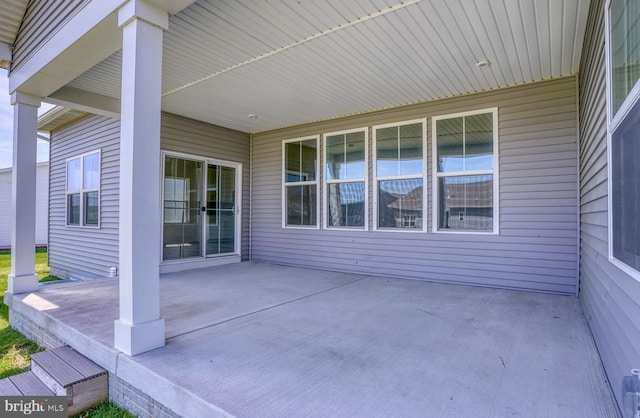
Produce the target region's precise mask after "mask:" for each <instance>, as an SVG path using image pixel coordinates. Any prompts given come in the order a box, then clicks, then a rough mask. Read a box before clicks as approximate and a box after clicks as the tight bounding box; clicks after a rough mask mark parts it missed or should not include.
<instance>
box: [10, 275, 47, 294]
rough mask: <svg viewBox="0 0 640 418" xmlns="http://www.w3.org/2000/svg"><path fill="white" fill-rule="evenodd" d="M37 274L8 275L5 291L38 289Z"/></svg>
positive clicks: (16, 292)
mask: <svg viewBox="0 0 640 418" xmlns="http://www.w3.org/2000/svg"><path fill="white" fill-rule="evenodd" d="M38 280H39V279H38V275H37V274H27V275H24V276H15V275H13V274H10V275H9V280H8V282H7V291H8V292H11V293H13V294H18V293H26V292H35V291H36V290H38Z"/></svg>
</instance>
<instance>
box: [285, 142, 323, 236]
mask: <svg viewBox="0 0 640 418" xmlns="http://www.w3.org/2000/svg"><path fill="white" fill-rule="evenodd" d="M309 140H315V141H316V164H317V166H316V176H315V180H304V181H295V182H287V179H286V175H287V173H288V172H290V171H289V170H287V167H286V165H287V160H286V155H287V154H286V144H289V143H291V142H301V141H309ZM320 145H321V144H320V135H309V136H302V137H299V138H291V139H285V140H283V141H282V152H281V156H282V170H281V174H282V179H281V183H282V202H281V203H282V205H281V207H282V228H286V229H320V216H321V215H320V203H321V202H320V176H321V175H322V164H321V161H320V148H321V146H320ZM296 174H298V173H297V172H296ZM301 174H302V175H305V174H306V175H307V176H308V173H301ZM312 185H315V186H316V223H315V225H287V187H289V186H312Z"/></svg>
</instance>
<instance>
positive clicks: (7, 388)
mask: <svg viewBox="0 0 640 418" xmlns="http://www.w3.org/2000/svg"><path fill="white" fill-rule="evenodd" d="M0 394H1V395H3V396H53V395H55V393H53V391H52V390H51V389H49V388H48V387H47V386H46V385H45V384H44V383H42V381H41V380H40V379H38V377H37V376H36V375H35V374H34V373H33V372H30V371H29V372H24V373H20V374H17V375H15V376H11V377H7V378H5V379H2V380H0Z"/></svg>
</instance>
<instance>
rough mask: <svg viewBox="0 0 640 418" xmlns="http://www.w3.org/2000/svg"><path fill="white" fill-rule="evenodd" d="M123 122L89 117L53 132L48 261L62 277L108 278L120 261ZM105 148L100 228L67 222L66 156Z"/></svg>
mask: <svg viewBox="0 0 640 418" xmlns="http://www.w3.org/2000/svg"><path fill="white" fill-rule="evenodd" d="M119 134H120V121H119V120H114V119H110V118H106V117H102V116H90V117H87V118H85V119H82V120H81V121H79V122H76V123H74V124H72V125H69V126H67V127H66V128H63V129H61V130H60V131H56V132H53V133H52V134H51V145H50V150H49V152H50V180H49V181H50V198H49V265H50V266H51V274H53V275H56V276H58V277H64V278H68V277H76V278H93V277H105V276H106V275H107V270H108V268H109V266H117V265H118V225H119V223H118V201H119V198H118V197H119V196H118V194H119V181H120V177H119V168H120V164H119V158H120V138H119ZM96 150H100V153H101V155H100V158H101V161H100V163H101V166H100V228H92V227H78V226H67V225H66V190H65V189H66V160H67V159H68V158H73V157H76V156H78V155H81V154H84V153H87V152H91V151H96Z"/></svg>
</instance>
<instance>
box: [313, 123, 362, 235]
mask: <svg viewBox="0 0 640 418" xmlns="http://www.w3.org/2000/svg"><path fill="white" fill-rule="evenodd" d="M355 132H364V177H361V178H357V179H338V180H336V179H333V180H329V179H327V173H326V171H327V137H328V136H335V135H347V134H351V133H355ZM321 165H322V170H321V172H322V173H321V174H322V189H323V192H322V203H323V205H322V207H323V210H324V211H326V212H328V210H329V209H328V206H327V202H328V198H329V185H330V184H340V183H361V182H364V226H363V227H362V228H354V227H349V226H330V225H329V213H324V214H323V221H322V227H323V228H324V229H327V230H332V231H368V230H369V129H368V128H367V127H363V128H354V129H347V130H343V131H335V132H327V133H324V134H322V164H321Z"/></svg>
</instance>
